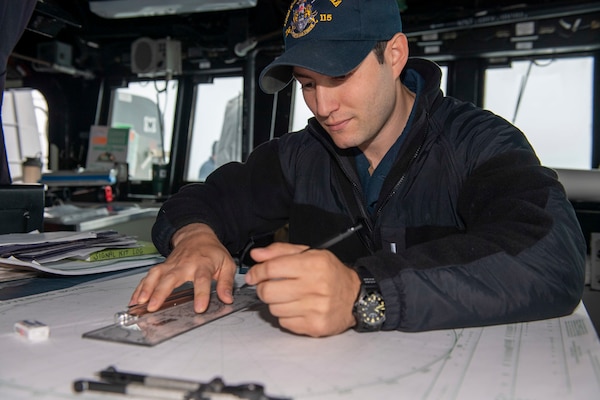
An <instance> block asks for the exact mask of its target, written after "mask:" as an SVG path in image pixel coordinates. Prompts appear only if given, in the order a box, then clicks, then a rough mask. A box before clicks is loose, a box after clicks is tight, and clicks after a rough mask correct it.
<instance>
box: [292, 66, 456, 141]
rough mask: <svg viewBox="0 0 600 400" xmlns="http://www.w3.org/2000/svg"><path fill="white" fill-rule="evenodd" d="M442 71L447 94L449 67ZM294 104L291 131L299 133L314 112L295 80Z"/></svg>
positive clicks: (442, 83) (443, 87) (442, 85)
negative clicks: (309, 107) (311, 110)
mask: <svg viewBox="0 0 600 400" xmlns="http://www.w3.org/2000/svg"><path fill="white" fill-rule="evenodd" d="M440 69H441V70H442V82H441V84H440V87H441V88H442V91H444V92H446V85H447V81H448V80H447V75H448V67H447V66H445V65H440ZM294 85H295V86H294V90H293V96H294V102H293V104H292V117H291V118H290V121H291V123H290V130H291V131H298V130H300V129H302V128H304V127H305V126H306V122H307V121H308V119H309V118H311V117H312V116H313V114H312V112H310V110H309V109H308V106H307V105H306V103H305V102H304V98H303V97H302V89H301V87H300V84H299V83H298V81H297V80H295V79H294Z"/></svg>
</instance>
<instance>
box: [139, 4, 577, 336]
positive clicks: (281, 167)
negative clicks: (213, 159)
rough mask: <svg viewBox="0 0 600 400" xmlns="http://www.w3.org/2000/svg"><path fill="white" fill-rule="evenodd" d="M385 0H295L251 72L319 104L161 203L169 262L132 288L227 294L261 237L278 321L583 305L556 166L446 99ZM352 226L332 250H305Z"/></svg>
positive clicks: (331, 324) (435, 72) (264, 286)
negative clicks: (275, 54)
mask: <svg viewBox="0 0 600 400" xmlns="http://www.w3.org/2000/svg"><path fill="white" fill-rule="evenodd" d="M401 31H402V26H401V21H400V16H399V12H398V8H397V5H396V1H395V0H370V1H369V0H342V1H330V0H315V1H311V2H305V1H294V2H292V4H291V7H290V10H289V12H288V15H287V17H286V22H285V29H284V35H285V45H286V49H285V52H284V54H283V55H282V56H281V57H279V58H278V59H276V60H275V61H274V62H273V63H272V64H270V65H269V66H268V67H267V68H266V69H265V71H263V73H262V75H261V81H260V84H261V87H262V88H263V90H264V91H266V92H269V93H273V92H276V91H278V90H280V89H281V88H283V87H285V85H287V84H288V82H289V81H290V80H291V79H292V74H293V76H294V77H295V78H296V79H297V80H298V81H299V82H300V83H301V85H302V91H303V95H304V99H305V101H306V103H307V105H308V107H309V108H310V110H311V111H312V112H313V113H314V116H315V117H314V118H312V119H311V120H310V121H309V123H308V126H307V127H306V128H305V129H304V130H302V131H300V132H296V133H291V134H287V135H284V136H282V137H281V138H279V139H275V140H272V141H270V142H267V143H265V144H263V145H261V146H259V147H258V148H256V149H255V151H254V152H253V153H252V154H251V155H250V157H249V159H248V160H247V162H246V163H245V164H240V163H232V164H227V165H225V166H223V167H220V168H219V169H217V170H216V171H215V172H214V173H213V174H212V175H211V176H210V177H209V178H208V179H207V181H206V183H205V184H192V185H189V186H187V187H184V188H182V190H181V191H180V192H179V193H177V194H176V195H174V196H173V197H172V198H171V199H169V201H167V202H166V203H165V204H164V205H163V207H162V208H161V211H160V213H159V216H158V218H157V221H156V224H155V226H154V228H153V238H154V241H155V244H156V245H157V247H158V248H159V249H160V250H161V252H163V253H164V254H165V255H168V258H167V259H166V261H165V262H164V263H163V264H161V265H158V266H156V267H154V268H152V269H151V270H150V271H149V273H148V275H147V276H146V277H145V278H144V279H143V280H142V281H141V282H140V284H139V286H138V287H137V289H136V290H135V291H134V293H133V296H132V299H131V303H132V304H134V303H145V302H149V303H148V309H149V310H151V311H152V310H155V309H156V308H157V307H158V306H159V305H160V304H161V303H162V301H163V300H164V299H165V297H166V296H167V295H168V294H170V292H171V291H172V289H174V288H175V287H177V286H178V285H181V284H183V283H184V282H186V281H192V282H193V283H194V291H195V303H194V307H195V310H196V311H197V312H202V311H204V310H205V309H206V307H207V304H208V299H209V291H210V283H211V280H216V281H217V295H218V297H219V298H220V299H221V300H222V301H223V302H225V303H231V302H232V301H234V299H233V298H232V295H231V293H232V283H233V278H234V273H235V271H236V265H235V263H234V261H233V259H232V257H231V256H230V253H236V252H238V251H239V250H240V249H241V248H243V247H244V244H245V243H246V241H247V239H248V238H249V237H254V236H258V235H261V234H265V233H266V232H270V231H274V230H276V229H277V228H279V227H280V226H283V225H284V224H288V225H289V242H290V243H273V244H271V245H269V246H267V247H264V248H255V249H253V250H252V251H251V253H250V255H251V257H252V258H253V259H254V260H255V261H256V265H254V266H253V267H252V268H251V269H250V271H249V272H248V273H247V275H246V277H245V279H246V282H247V283H248V284H250V285H256V290H257V294H258V296H259V297H260V299H261V300H262V301H264V302H265V303H266V304H268V306H269V310H270V312H271V313H272V314H273V315H274V316H275V317H277V318H278V320H279V323H280V325H281V327H283V328H284V329H287V330H289V331H292V332H295V333H298V334H305V335H310V336H328V335H334V334H338V333H341V332H344V331H346V330H347V329H349V328H352V327H354V328H355V329H357V330H359V331H374V330H379V329H385V330H393V329H398V330H404V331H422V330H430V329H445V328H457V327H465V326H478V325H489V324H499V323H510V322H516V321H525V320H533V319H542V318H549V317H555V316H560V315H565V314H568V313H570V312H572V311H573V309H574V308H575V307H576V306H577V304H578V303H579V300H580V297H581V293H582V289H583V280H584V255H585V241H584V239H583V237H582V234H581V231H580V228H579V225H578V223H577V220H576V218H575V215H574V212H573V209H572V207H571V206H570V204H569V202H568V200H567V199H566V196H565V192H564V190H563V188H562V186H561V185H560V184H559V182H558V181H557V177H556V174H555V173H554V172H553V171H551V170H549V169H546V168H543V167H541V166H540V164H539V161H538V159H537V157H536V155H535V152H534V151H533V150H532V148H531V147H530V145H529V143H528V142H527V140H526V139H525V137H524V136H523V134H522V133H521V132H520V131H519V130H518V129H516V128H515V127H514V126H512V125H510V124H509V123H508V122H506V121H505V120H503V119H501V118H499V117H497V116H495V115H493V114H492V113H489V112H487V111H483V110H481V109H478V108H476V107H475V106H473V105H472V104H468V103H464V102H461V101H458V100H456V99H452V98H447V97H444V96H443V94H442V92H441V90H440V88H439V84H440V76H441V72H440V69H439V68H438V67H437V66H436V65H435V64H434V63H432V62H429V61H426V60H420V59H409V58H408V44H407V39H406V36H405V35H404V34H402V33H401ZM355 224H362V226H363V227H362V229H359V230H357V232H356V233H354V234H353V235H351V236H350V237H348V238H346V239H344V240H342V241H341V242H339V243H337V244H335V245H334V246H332V247H330V248H329V249H310V250H307V249H308V246H313V247H314V246H317V244H318V243H320V242H321V241H323V240H325V239H327V238H328V237H330V236H331V235H333V234H335V233H339V232H341V231H344V230H345V229H347V228H348V227H350V226H353V225H355Z"/></svg>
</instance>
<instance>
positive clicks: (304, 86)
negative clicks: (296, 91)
mask: <svg viewBox="0 0 600 400" xmlns="http://www.w3.org/2000/svg"><path fill="white" fill-rule="evenodd" d="M300 85H301V88H302V90H304V89H312V88H313V87H314V86H315V84H314V83H312V82H307V83H300Z"/></svg>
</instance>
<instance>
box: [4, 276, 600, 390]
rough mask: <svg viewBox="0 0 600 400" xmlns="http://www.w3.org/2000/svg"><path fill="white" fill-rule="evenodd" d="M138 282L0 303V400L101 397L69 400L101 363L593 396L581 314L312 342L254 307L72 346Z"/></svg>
mask: <svg viewBox="0 0 600 400" xmlns="http://www.w3.org/2000/svg"><path fill="white" fill-rule="evenodd" d="M140 278H141V276H140V275H133V276H128V277H123V278H119V279H114V280H110V281H105V282H96V283H90V284H83V285H80V286H77V287H74V288H70V289H66V290H60V291H55V292H51V293H46V294H42V295H35V296H30V297H26V298H20V299H15V300H9V301H3V302H0V329H1V330H0V332H1V333H0V352H1V354H2V361H1V362H0V398H6V399H12V400H20V399H27V400H29V399H31V398H34V397H35V398H38V399H69V398H73V399H80V400H82V399H85V400H88V399H91V398H99V399H107V398H109V397H107V396H100V397H93V395H92V394H90V393H86V394H83V395H82V394H79V395H78V394H75V393H73V391H72V389H71V386H72V383H73V381H74V380H76V379H78V378H81V377H90V376H94V375H95V373H97V372H98V371H99V370H102V369H104V368H106V367H108V366H111V365H112V366H115V367H116V368H119V369H122V370H128V371H138V372H140V373H145V374H151V375H155V376H166V377H176V378H181V379H189V380H195V381H209V380H211V379H212V378H214V377H222V378H223V379H224V380H225V381H226V382H228V383H230V384H235V383H236V382H237V383H245V382H256V383H259V384H261V385H263V386H264V387H265V392H266V393H268V394H269V395H271V396H280V397H291V398H293V399H319V400H321V399H367V398H368V399H370V398H377V399H411V400H414V399H460V400H464V399H478V400H479V399H529V400H533V399H543V400H548V399H561V400H563V399H581V398H593V397H594V396H595V395H597V393H598V391H599V390H600V344H599V343H598V339H597V337H596V336H595V332H594V331H593V327H592V326H591V323H590V322H589V318H587V316H586V313H585V310H584V309H583V308H580V309H579V310H578V312H576V313H575V314H573V315H572V316H569V317H566V318H561V319H553V320H547V321H538V322H532V323H523V324H512V325H502V326H494V327H487V328H470V329H461V330H444V331H433V332H423V333H403V332H378V333H369V334H361V333H356V332H353V331H348V332H346V333H344V334H342V335H338V336H334V337H329V338H320V339H314V338H308V337H304V336H298V335H294V334H291V333H289V332H287V331H285V330H282V329H281V328H280V327H279V326H278V324H277V321H276V319H274V318H272V317H271V316H270V314H269V312H268V308H267V307H266V306H264V305H262V304H258V305H253V306H251V307H249V308H246V309H244V310H241V311H237V312H234V313H232V314H229V315H227V316H225V317H222V318H219V319H218V320H214V321H212V322H211V323H209V324H204V325H202V326H199V327H197V328H193V329H191V330H188V331H186V332H185V333H182V334H179V335H177V336H175V337H172V338H171V339H169V340H165V341H163V342H161V343H160V344H158V345H155V346H132V345H128V344H124V343H117V342H110V341H104V340H90V339H86V338H82V335H83V334H84V333H86V332H90V331H94V330H96V329H101V328H103V327H106V326H110V325H111V324H113V323H114V320H113V318H114V314H115V312H116V311H119V310H122V309H123V305H124V304H127V301H128V300H129V296H130V295H131V293H132V291H133V289H134V288H135V286H136V285H137V283H138V282H139V279H140ZM26 318H28V319H37V320H40V321H42V322H44V323H46V324H47V325H49V326H50V330H51V333H50V339H49V340H48V341H46V342H42V343H34V344H32V343H28V342H26V341H24V340H23V339H21V338H19V337H17V336H16V335H15V334H14V333H12V326H13V324H14V322H15V321H18V320H22V319H26ZM586 318H587V319H586ZM50 366H51V367H50ZM120 398H122V396H121V397H120Z"/></svg>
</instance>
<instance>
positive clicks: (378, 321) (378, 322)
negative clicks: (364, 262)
mask: <svg viewBox="0 0 600 400" xmlns="http://www.w3.org/2000/svg"><path fill="white" fill-rule="evenodd" d="M355 271H356V273H357V274H358V277H359V278H360V280H361V285H360V292H359V294H358V298H357V299H356V302H355V303H354V307H353V309H352V314H353V315H354V318H355V319H356V325H355V326H354V330H355V331H357V332H373V331H378V330H380V329H381V326H382V325H383V322H384V321H385V302H384V300H383V296H381V293H380V292H379V286H378V285H377V282H376V281H375V278H374V277H373V275H371V273H370V272H369V271H368V270H367V269H366V268H364V267H358V268H356V269H355Z"/></svg>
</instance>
